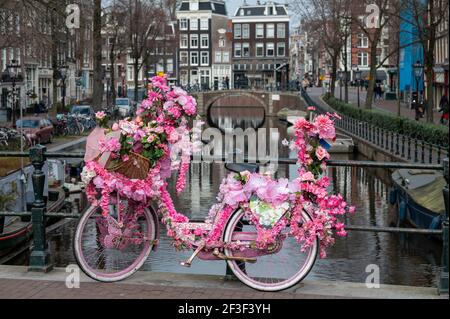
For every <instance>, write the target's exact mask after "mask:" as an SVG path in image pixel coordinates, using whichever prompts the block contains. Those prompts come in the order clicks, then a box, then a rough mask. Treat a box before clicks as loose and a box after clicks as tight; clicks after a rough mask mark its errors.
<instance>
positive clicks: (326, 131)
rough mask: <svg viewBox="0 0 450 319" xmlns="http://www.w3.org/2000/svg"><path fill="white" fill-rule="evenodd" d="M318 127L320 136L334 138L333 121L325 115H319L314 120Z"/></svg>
mask: <svg viewBox="0 0 450 319" xmlns="http://www.w3.org/2000/svg"><path fill="white" fill-rule="evenodd" d="M314 124H315V126H316V127H317V129H318V133H319V136H320V138H323V139H330V140H334V139H335V138H336V129H335V128H334V122H333V121H332V120H331V119H330V118H329V117H328V116H326V115H319V116H317V117H316V119H315V121H314Z"/></svg>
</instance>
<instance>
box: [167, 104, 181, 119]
mask: <svg viewBox="0 0 450 319" xmlns="http://www.w3.org/2000/svg"><path fill="white" fill-rule="evenodd" d="M167 111H168V112H169V114H171V115H172V116H173V117H174V118H176V119H178V118H180V117H181V111H180V109H179V108H178V107H176V106H173V107H171V108H169V109H168V110H167Z"/></svg>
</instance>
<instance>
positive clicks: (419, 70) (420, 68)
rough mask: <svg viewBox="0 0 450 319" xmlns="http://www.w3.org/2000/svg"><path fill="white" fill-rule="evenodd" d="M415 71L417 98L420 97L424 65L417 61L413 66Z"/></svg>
mask: <svg viewBox="0 0 450 319" xmlns="http://www.w3.org/2000/svg"><path fill="white" fill-rule="evenodd" d="M413 69H414V76H415V78H416V92H417V97H419V80H420V79H421V78H422V75H423V65H422V64H421V63H420V61H417V62H416V63H414V64H413Z"/></svg>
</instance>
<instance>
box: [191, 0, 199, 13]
mask: <svg viewBox="0 0 450 319" xmlns="http://www.w3.org/2000/svg"><path fill="white" fill-rule="evenodd" d="M189 10H190V11H198V2H196V1H192V2H190V3H189Z"/></svg>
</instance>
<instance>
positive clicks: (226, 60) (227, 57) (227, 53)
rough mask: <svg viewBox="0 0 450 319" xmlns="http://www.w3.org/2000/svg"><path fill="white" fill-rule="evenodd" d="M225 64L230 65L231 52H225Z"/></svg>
mask: <svg viewBox="0 0 450 319" xmlns="http://www.w3.org/2000/svg"><path fill="white" fill-rule="evenodd" d="M222 62H223V63H230V53H229V52H224V53H223V60H222Z"/></svg>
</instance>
